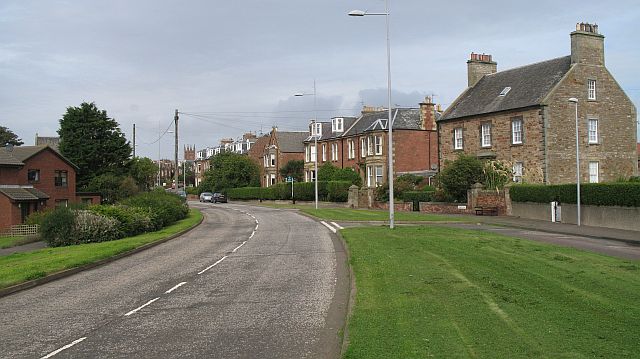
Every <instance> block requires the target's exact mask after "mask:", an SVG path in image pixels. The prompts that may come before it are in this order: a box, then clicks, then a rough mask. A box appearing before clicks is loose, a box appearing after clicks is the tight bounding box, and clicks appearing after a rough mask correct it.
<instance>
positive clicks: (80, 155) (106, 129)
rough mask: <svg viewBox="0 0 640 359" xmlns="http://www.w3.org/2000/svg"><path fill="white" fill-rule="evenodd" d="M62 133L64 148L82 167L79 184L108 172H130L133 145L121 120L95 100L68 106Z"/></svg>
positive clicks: (62, 124) (81, 185) (62, 123)
mask: <svg viewBox="0 0 640 359" xmlns="http://www.w3.org/2000/svg"><path fill="white" fill-rule="evenodd" d="M58 134H59V135H60V152H61V153H62V154H63V155H64V156H65V157H67V158H68V159H69V160H71V162H73V163H75V164H76V165H77V166H78V167H79V168H80V169H79V171H78V174H77V180H76V181H77V184H78V186H79V187H84V186H86V185H87V184H89V182H90V181H91V179H92V178H94V177H96V176H100V175H103V174H106V173H113V174H115V175H123V174H125V173H127V164H128V160H129V156H131V145H130V144H129V142H127V140H126V138H125V137H124V134H123V133H122V131H121V130H120V128H119V127H118V123H117V122H116V121H115V120H114V119H112V118H109V116H107V112H106V111H104V110H99V109H98V108H97V107H96V105H95V103H93V102H92V103H86V102H84V103H82V104H81V105H80V107H68V108H67V112H66V113H65V114H64V115H63V116H62V119H60V129H59V130H58Z"/></svg>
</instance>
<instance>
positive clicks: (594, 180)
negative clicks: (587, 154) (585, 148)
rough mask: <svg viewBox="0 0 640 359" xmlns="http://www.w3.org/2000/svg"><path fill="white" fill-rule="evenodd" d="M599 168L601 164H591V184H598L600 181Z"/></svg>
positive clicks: (593, 162)
mask: <svg viewBox="0 0 640 359" xmlns="http://www.w3.org/2000/svg"><path fill="white" fill-rule="evenodd" d="M599 167H600V164H599V163H598V162H597V161H592V162H589V183H598V181H599V179H600V178H599V176H598V172H599Z"/></svg>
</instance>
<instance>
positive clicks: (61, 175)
mask: <svg viewBox="0 0 640 359" xmlns="http://www.w3.org/2000/svg"><path fill="white" fill-rule="evenodd" d="M54 182H55V186H56V187H67V171H55V177H54Z"/></svg>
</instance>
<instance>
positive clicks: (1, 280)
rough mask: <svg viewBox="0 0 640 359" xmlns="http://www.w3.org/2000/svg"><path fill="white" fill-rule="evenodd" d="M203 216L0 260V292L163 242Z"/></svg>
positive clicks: (192, 215)
mask: <svg viewBox="0 0 640 359" xmlns="http://www.w3.org/2000/svg"><path fill="white" fill-rule="evenodd" d="M201 218H202V214H201V213H200V211H198V210H197V209H193V208H192V209H191V210H190V212H189V215H188V216H187V218H185V219H183V220H181V221H178V222H176V223H174V224H172V225H170V226H168V227H165V228H163V229H161V230H159V231H156V232H151V233H145V234H141V235H138V236H135V237H129V238H123V239H118V240H115V241H109V242H102V243H87V244H80V245H75V246H67V247H56V248H45V249H40V250H36V251H32V252H26V253H15V254H11V255H8V256H4V257H0V288H6V287H10V286H12V285H15V284H19V283H22V282H26V281H29V280H33V279H37V278H41V277H44V276H46V275H49V274H53V273H56V272H60V271H62V270H65V269H70V268H75V267H79V266H82V265H86V264H90V263H95V262H97V261H99V260H102V259H105V258H109V257H113V256H115V255H118V254H120V253H124V252H127V251H130V250H132V249H135V248H138V247H140V246H143V245H145V244H147V243H151V242H155V241H159V240H161V239H165V238H167V237H169V236H171V235H173V234H176V233H178V232H180V231H183V230H185V229H188V228H190V227H193V226H194V225H195V224H197V223H198V222H200V220H201Z"/></svg>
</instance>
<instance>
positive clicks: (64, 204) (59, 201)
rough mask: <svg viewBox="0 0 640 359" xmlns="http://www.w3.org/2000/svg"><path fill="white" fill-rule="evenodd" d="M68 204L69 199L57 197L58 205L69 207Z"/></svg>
mask: <svg viewBox="0 0 640 359" xmlns="http://www.w3.org/2000/svg"><path fill="white" fill-rule="evenodd" d="M68 205H69V200H68V199H56V207H67V206H68Z"/></svg>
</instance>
